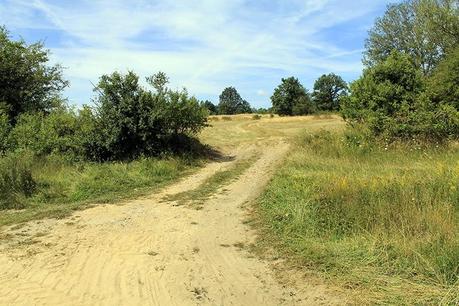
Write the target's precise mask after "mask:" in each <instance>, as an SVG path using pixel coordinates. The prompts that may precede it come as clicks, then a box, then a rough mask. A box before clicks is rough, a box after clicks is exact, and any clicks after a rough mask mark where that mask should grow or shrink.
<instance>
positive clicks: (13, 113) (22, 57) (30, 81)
mask: <svg viewBox="0 0 459 306" xmlns="http://www.w3.org/2000/svg"><path fill="white" fill-rule="evenodd" d="M48 56H49V51H48V50H46V49H44V46H43V44H42V43H41V42H37V43H33V44H30V45H28V44H26V42H25V41H24V40H22V39H20V40H18V41H13V40H12V39H11V37H10V34H9V32H8V31H7V30H6V28H4V27H0V112H3V113H4V114H6V115H7V116H8V119H9V120H10V122H12V123H14V122H15V121H16V118H17V116H18V115H20V114H21V113H24V112H34V111H43V112H47V111H49V110H51V108H53V107H54V106H57V105H58V104H59V103H60V101H61V100H60V99H59V98H60V96H59V94H60V92H61V91H62V89H64V88H65V87H66V86H67V85H68V82H67V81H65V80H64V79H63V77H62V67H61V66H59V65H54V66H51V65H48V60H49V59H48Z"/></svg>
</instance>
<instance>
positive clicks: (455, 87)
mask: <svg viewBox="0 0 459 306" xmlns="http://www.w3.org/2000/svg"><path fill="white" fill-rule="evenodd" d="M427 84H428V85H427V93H428V95H429V97H430V98H431V100H432V102H433V103H435V104H448V105H451V106H453V107H454V108H455V109H456V110H458V111H459V46H458V47H457V48H456V49H455V50H454V51H452V52H451V53H449V54H448V55H447V56H446V57H445V59H444V60H443V61H442V62H440V64H439V65H438V67H437V69H435V70H434V71H433V73H432V76H431V77H430V78H429V80H428V82H427Z"/></svg>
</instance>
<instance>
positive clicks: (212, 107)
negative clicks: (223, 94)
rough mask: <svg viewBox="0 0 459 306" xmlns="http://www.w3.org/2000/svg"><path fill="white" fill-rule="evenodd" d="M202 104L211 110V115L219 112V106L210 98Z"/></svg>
mask: <svg viewBox="0 0 459 306" xmlns="http://www.w3.org/2000/svg"><path fill="white" fill-rule="evenodd" d="M202 105H203V106H204V107H205V108H206V109H207V110H208V111H209V114H210V115H216V114H218V107H217V106H216V105H215V104H213V103H212V102H210V101H209V100H205V101H203V102H202Z"/></svg>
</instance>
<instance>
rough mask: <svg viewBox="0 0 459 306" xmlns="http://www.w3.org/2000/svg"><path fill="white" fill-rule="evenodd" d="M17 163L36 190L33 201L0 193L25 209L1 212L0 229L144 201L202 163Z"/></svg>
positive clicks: (154, 160)
mask: <svg viewBox="0 0 459 306" xmlns="http://www.w3.org/2000/svg"><path fill="white" fill-rule="evenodd" d="M10 159H11V158H10ZM13 159H18V161H17V165H18V166H21V167H20V168H21V169H22V168H24V166H25V165H26V166H27V167H28V170H29V171H30V172H31V174H32V177H33V180H34V183H35V186H34V190H33V193H32V194H31V195H30V196H26V195H24V194H18V193H17V192H15V191H13V192H6V191H5V192H2V197H6V196H8V198H9V203H13V204H15V205H14V206H12V207H11V208H17V207H19V208H22V209H21V210H6V211H5V210H4V211H2V212H1V214H0V225H7V224H12V223H17V222H25V221H29V220H33V219H40V218H47V217H64V216H66V215H68V214H69V213H70V212H72V211H74V210H76V209H82V208H85V207H87V206H88V204H97V203H108V202H114V201H117V200H122V199H127V198H132V197H136V196H140V195H144V194H146V193H149V192H152V191H153V190H155V189H157V188H160V187H162V186H164V185H166V184H168V183H171V182H172V181H174V180H177V179H178V178H180V177H183V176H184V175H186V174H187V173H189V172H190V171H191V170H192V169H194V168H196V167H197V166H198V165H199V163H200V161H198V160H195V161H190V160H185V159H182V158H162V159H158V158H140V159H138V160H135V161H130V162H106V163H89V162H73V161H67V160H66V159H65V158H63V157H60V156H49V157H43V158H37V157H31V156H25V155H22V156H16V157H13ZM3 193H5V194H3ZM13 200H14V202H12V201H13Z"/></svg>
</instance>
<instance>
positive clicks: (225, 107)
mask: <svg viewBox="0 0 459 306" xmlns="http://www.w3.org/2000/svg"><path fill="white" fill-rule="evenodd" d="M218 111H219V113H220V114H223V115H234V114H243V113H251V112H252V108H251V107H250V104H249V102H247V101H246V100H244V99H242V97H241V95H240V94H239V93H238V92H237V90H236V88H234V87H227V88H225V89H224V90H223V91H222V93H221V94H220V103H219V104H218Z"/></svg>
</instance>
